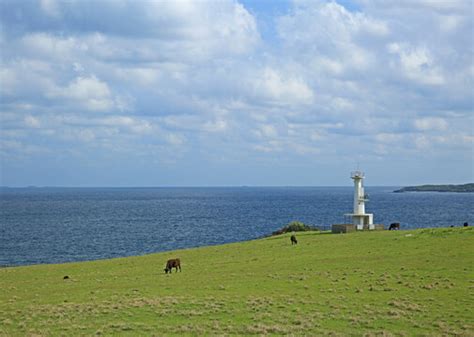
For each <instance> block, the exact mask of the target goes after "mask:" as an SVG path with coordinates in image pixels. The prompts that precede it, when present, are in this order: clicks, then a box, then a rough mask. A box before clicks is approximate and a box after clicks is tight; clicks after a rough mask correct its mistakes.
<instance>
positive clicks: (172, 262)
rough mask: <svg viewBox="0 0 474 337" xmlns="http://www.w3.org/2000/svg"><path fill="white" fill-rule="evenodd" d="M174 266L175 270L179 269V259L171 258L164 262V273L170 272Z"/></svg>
mask: <svg viewBox="0 0 474 337" xmlns="http://www.w3.org/2000/svg"><path fill="white" fill-rule="evenodd" d="M173 268H175V269H176V272H178V269H179V271H181V261H180V260H179V259H171V260H168V261H167V262H166V267H165V274H168V272H169V273H170V274H171V271H172V269H173Z"/></svg>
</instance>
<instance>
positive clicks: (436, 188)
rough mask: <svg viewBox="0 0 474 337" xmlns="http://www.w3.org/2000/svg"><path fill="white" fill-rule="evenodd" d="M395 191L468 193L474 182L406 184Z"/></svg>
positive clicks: (471, 189)
mask: <svg viewBox="0 0 474 337" xmlns="http://www.w3.org/2000/svg"><path fill="white" fill-rule="evenodd" d="M393 192H395V193H402V192H459V193H469V192H474V183H471V184H463V185H420V186H407V187H403V188H401V189H399V190H396V191H393Z"/></svg>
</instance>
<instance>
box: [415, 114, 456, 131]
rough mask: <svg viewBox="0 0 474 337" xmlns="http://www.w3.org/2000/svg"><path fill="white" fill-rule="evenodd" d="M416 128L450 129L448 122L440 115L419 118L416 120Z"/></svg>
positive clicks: (423, 129)
mask: <svg viewBox="0 0 474 337" xmlns="http://www.w3.org/2000/svg"><path fill="white" fill-rule="evenodd" d="M414 125H415V128H416V129H417V130H421V131H429V130H440V131H444V130H447V129H448V122H446V120H444V119H443V118H440V117H427V118H419V119H415V121H414Z"/></svg>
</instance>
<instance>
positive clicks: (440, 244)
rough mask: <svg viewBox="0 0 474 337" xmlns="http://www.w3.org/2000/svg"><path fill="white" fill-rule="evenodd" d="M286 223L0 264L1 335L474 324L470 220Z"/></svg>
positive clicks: (400, 329) (398, 330)
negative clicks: (265, 232) (94, 254)
mask: <svg viewBox="0 0 474 337" xmlns="http://www.w3.org/2000/svg"><path fill="white" fill-rule="evenodd" d="M289 235H290V234H285V235H282V236H277V237H270V238H265V239H261V240H255V241H249V242H242V243H234V244H228V245H222V246H213V247H204V248H198V249H188V250H180V251H175V252H167V253H159V254H152V255H146V256H139V257H130V258H120V259H112V260H102V261H94V262H83V263H68V264H60V265H36V266H27V267H15V268H3V269H0V289H2V291H1V292H0V335H5V336H25V335H32V336H33V335H35V336H38V335H42V336H54V335H64V336H71V335H88V336H89V335H117V334H118V335H130V336H137V335H143V336H152V335H157V336H162V335H203V334H206V335H252V334H258V335H262V334H275V335H277V334H294V335H303V334H305V335H332V336H348V335H357V336H361V335H364V334H365V335H367V336H377V335H383V336H391V335H393V336H411V335H417V336H425V335H426V336H432V335H436V336H439V335H460V336H473V335H474V322H473V317H474V316H473V309H472V303H474V301H473V299H474V297H473V295H474V272H473V266H474V230H473V228H472V227H467V228H445V229H423V230H414V231H381V232H370V233H369V232H365V233H353V234H328V233H318V232H307V233H298V234H297V237H298V245H295V246H291V244H290V240H289ZM174 257H180V258H181V261H182V269H183V271H182V272H181V273H174V272H173V274H171V275H169V274H168V275H165V274H164V272H163V268H164V265H165V262H166V260H167V259H168V258H174ZM65 275H68V276H69V279H63V277H64V276H65Z"/></svg>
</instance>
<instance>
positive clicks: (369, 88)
mask: <svg viewBox="0 0 474 337" xmlns="http://www.w3.org/2000/svg"><path fill="white" fill-rule="evenodd" d="M472 13H473V3H472V2H471V1H461V0H459V1H457V0H450V1H435V0H406V1H405V0H402V1H383V2H382V1H368V0H355V1H339V2H338V1H316V0H314V1H304V0H301V1H300V0H296V1H269V0H267V1H250V0H245V1H236V0H235V1H234V0H222V1H156V2H152V1H131V0H114V1H112V0H109V1H106V0H100V1H75V0H71V1H55V0H38V1H27V0H25V1H13V0H11V1H10V0H0V18H1V31H0V50H1V59H0V62H1V68H0V98H1V101H0V113H1V114H0V128H1V129H0V169H1V171H0V173H1V176H0V184H1V185H8V186H27V185H37V186H240V185H257V186H259V185H260V186H262V185H265V186H268V185H277V186H281V185H285V186H286V185H295V186H299V185H303V186H314V185H322V186H331V185H350V184H351V180H350V179H349V173H350V171H351V170H353V169H355V168H356V167H357V165H359V167H360V168H361V169H363V170H364V171H365V172H366V184H367V185H390V186H395V185H411V184H423V183H465V182H472V181H474V177H473V171H474V167H473V166H474V164H473V161H474V149H473V140H474V117H473V107H474V94H473V92H474V90H473V89H474V86H473V84H474V61H473V55H474V53H473V43H474V42H473V40H474V36H473V29H474V28H473V16H472Z"/></svg>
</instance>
